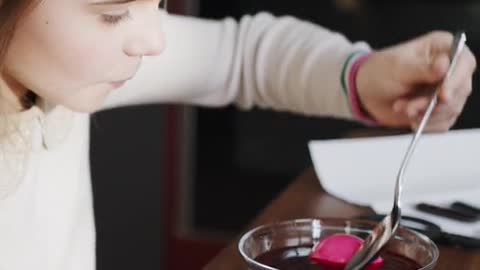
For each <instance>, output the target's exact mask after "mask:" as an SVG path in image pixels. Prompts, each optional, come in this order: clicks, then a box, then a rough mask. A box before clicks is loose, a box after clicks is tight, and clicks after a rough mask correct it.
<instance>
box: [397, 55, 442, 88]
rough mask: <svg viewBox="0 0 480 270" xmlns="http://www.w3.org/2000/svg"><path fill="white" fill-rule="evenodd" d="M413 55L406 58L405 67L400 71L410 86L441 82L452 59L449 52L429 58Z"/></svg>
mask: <svg viewBox="0 0 480 270" xmlns="http://www.w3.org/2000/svg"><path fill="white" fill-rule="evenodd" d="M423 54H424V55H423V56H419V55H412V57H406V58H404V61H403V62H404V65H403V67H401V70H400V71H399V72H400V73H401V74H403V76H402V77H403V80H404V82H406V83H408V84H417V85H418V84H435V83H438V82H440V81H441V80H442V79H443V78H444V76H445V74H446V73H447V70H448V65H449V63H450V58H449V55H448V51H447V52H442V53H436V54H435V55H430V56H427V55H426V54H427V53H423Z"/></svg>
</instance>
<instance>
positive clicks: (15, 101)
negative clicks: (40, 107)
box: [0, 73, 29, 113]
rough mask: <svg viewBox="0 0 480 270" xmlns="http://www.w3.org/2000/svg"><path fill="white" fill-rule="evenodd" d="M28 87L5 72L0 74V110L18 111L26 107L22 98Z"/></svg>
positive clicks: (7, 111) (6, 111) (5, 111)
mask: <svg viewBox="0 0 480 270" xmlns="http://www.w3.org/2000/svg"><path fill="white" fill-rule="evenodd" d="M28 92H29V91H28V89H26V88H25V87H23V86H22V85H20V84H19V83H18V82H17V81H15V80H14V79H13V78H11V77H10V76H8V75H6V74H4V73H3V74H1V75H0V112H1V113H18V112H21V111H23V110H25V109H26V107H25V106H24V102H23V100H24V99H25V97H26V96H27V95H28Z"/></svg>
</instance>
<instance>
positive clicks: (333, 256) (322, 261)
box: [310, 234, 384, 270]
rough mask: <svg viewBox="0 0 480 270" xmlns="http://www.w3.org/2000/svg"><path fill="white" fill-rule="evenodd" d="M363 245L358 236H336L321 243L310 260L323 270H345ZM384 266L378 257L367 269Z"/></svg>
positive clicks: (375, 269)
mask: <svg viewBox="0 0 480 270" xmlns="http://www.w3.org/2000/svg"><path fill="white" fill-rule="evenodd" d="M362 243H363V240H362V239H360V238H358V237H356V236H353V235H348V234H335V235H332V236H329V237H327V238H325V239H323V240H322V241H320V243H318V245H317V246H316V247H315V250H314V251H313V252H312V253H311V254H310V259H311V260H312V261H313V262H315V263H317V264H319V265H320V266H322V270H323V269H324V270H343V269H344V268H345V266H346V265H347V263H348V262H349V261H350V259H351V258H352V257H353V255H354V254H355V252H356V251H357V250H358V249H359V248H360V246H361V245H362ZM383 264H384V262H383V259H382V258H381V257H378V258H377V259H376V260H375V261H373V262H372V263H371V264H370V265H369V266H368V267H367V268H366V269H367V270H377V269H380V268H381V267H382V266H383Z"/></svg>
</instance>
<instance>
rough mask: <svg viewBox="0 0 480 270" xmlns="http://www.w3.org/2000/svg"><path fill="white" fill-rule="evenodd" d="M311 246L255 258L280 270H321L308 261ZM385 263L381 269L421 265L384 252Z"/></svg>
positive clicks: (403, 269) (406, 269)
mask: <svg viewBox="0 0 480 270" xmlns="http://www.w3.org/2000/svg"><path fill="white" fill-rule="evenodd" d="M311 250H312V247H309V246H303V247H291V248H283V249H277V250H272V251H269V252H267V253H265V254H262V255H260V256H258V257H257V258H255V260H256V261H257V262H260V263H262V264H265V265H268V266H270V267H275V268H277V269H280V270H322V267H320V266H319V265H318V264H314V263H312V262H311V261H310V259H309V257H308V256H309V255H310V252H311ZM381 256H382V258H383V260H384V261H385V265H384V266H383V267H382V268H381V270H418V269H420V268H421V267H422V266H420V265H419V264H418V263H416V262H414V261H412V260H410V259H408V258H405V257H402V256H400V255H397V254H393V253H389V252H384V253H382V254H381Z"/></svg>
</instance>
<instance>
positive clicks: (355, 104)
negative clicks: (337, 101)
mask: <svg viewBox="0 0 480 270" xmlns="http://www.w3.org/2000/svg"><path fill="white" fill-rule="evenodd" d="M371 55H372V53H366V54H363V55H362V56H360V57H358V58H357V59H355V61H354V62H353V63H352V65H351V67H350V72H349V73H348V82H347V83H348V87H347V89H348V97H349V100H350V106H351V110H352V113H353V116H354V117H355V118H356V119H358V120H360V121H361V122H363V123H364V124H366V125H369V126H378V122H377V121H375V119H373V117H372V116H371V115H370V114H369V113H368V112H366V111H365V110H364V109H363V107H362V104H361V102H360V99H359V97H358V89H357V80H356V79H357V74H358V70H359V69H360V67H361V65H362V64H363V63H364V62H365V61H367V60H368V59H369V58H370V56H371Z"/></svg>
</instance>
